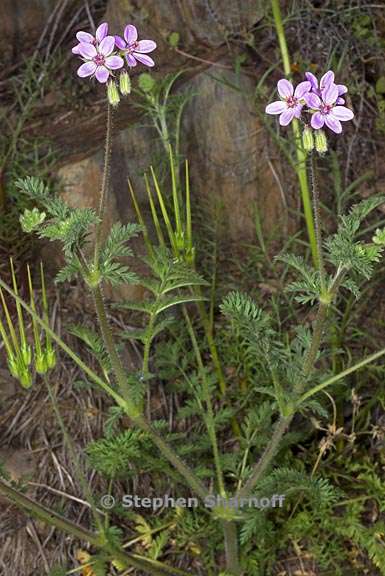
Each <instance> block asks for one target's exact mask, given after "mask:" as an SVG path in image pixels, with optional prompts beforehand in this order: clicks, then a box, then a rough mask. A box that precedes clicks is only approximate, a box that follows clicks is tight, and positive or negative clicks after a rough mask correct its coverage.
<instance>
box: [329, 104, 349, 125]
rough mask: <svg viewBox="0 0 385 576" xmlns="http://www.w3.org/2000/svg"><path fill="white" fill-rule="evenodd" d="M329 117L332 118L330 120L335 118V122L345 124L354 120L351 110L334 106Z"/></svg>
mask: <svg viewBox="0 0 385 576" xmlns="http://www.w3.org/2000/svg"><path fill="white" fill-rule="evenodd" d="M329 116H332V118H336V119H337V120H342V121H343V122H347V121H348V120H352V118H354V114H353V112H352V110H350V108H346V106H334V108H333V110H332V111H331V112H330V114H329Z"/></svg>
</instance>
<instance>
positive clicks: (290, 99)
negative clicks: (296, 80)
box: [286, 96, 298, 108]
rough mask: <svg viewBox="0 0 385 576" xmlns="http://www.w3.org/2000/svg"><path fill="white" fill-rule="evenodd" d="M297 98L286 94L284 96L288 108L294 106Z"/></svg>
mask: <svg viewBox="0 0 385 576" xmlns="http://www.w3.org/2000/svg"><path fill="white" fill-rule="evenodd" d="M297 102H298V100H297V98H294V96H288V97H287V98H286V104H287V106H288V108H294V107H295V106H296V105H297Z"/></svg>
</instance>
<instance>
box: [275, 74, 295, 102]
mask: <svg viewBox="0 0 385 576" xmlns="http://www.w3.org/2000/svg"><path fill="white" fill-rule="evenodd" d="M277 88H278V93H279V95H280V96H281V98H288V97H289V96H293V93H294V88H293V84H292V83H291V82H289V80H286V79H285V78H283V79H282V80H279V81H278V84H277Z"/></svg>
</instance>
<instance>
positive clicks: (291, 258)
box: [276, 254, 321, 304]
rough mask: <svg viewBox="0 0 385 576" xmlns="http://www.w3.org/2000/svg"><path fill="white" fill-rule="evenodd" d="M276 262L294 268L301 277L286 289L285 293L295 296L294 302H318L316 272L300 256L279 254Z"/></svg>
mask: <svg viewBox="0 0 385 576" xmlns="http://www.w3.org/2000/svg"><path fill="white" fill-rule="evenodd" d="M276 260H279V261H281V262H284V263H285V264H287V265H288V266H290V267H291V268H294V269H295V270H296V271H297V272H299V274H300V276H301V279H300V280H296V281H294V282H291V283H290V284H289V285H288V286H287V287H286V291H287V292H292V293H295V294H297V295H296V296H295V300H296V301H297V302H300V303H301V304H314V302H316V301H317V300H318V297H319V294H320V291H321V282H320V275H319V272H318V270H314V268H311V267H310V266H308V264H306V262H305V260H304V259H303V258H302V257H301V256H296V255H295V254H281V255H280V256H277V258H276Z"/></svg>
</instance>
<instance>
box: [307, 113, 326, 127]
mask: <svg viewBox="0 0 385 576" xmlns="http://www.w3.org/2000/svg"><path fill="white" fill-rule="evenodd" d="M310 124H311V126H312V128H314V130H319V129H320V128H322V126H323V125H324V124H325V116H323V114H321V112H316V113H315V114H313V116H312V117H311V121H310Z"/></svg>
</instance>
